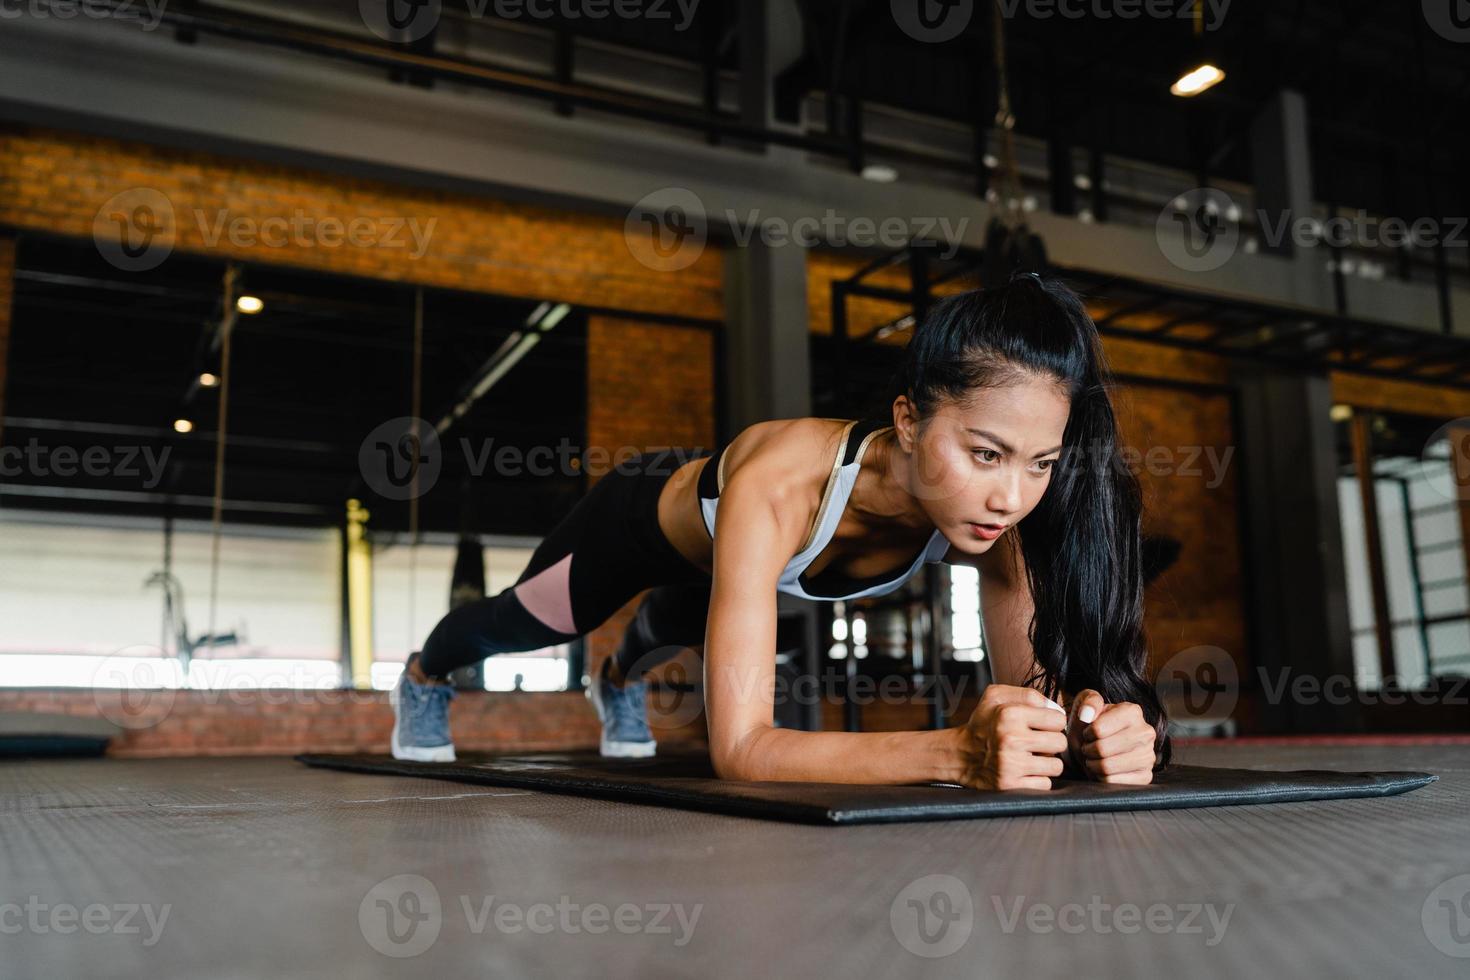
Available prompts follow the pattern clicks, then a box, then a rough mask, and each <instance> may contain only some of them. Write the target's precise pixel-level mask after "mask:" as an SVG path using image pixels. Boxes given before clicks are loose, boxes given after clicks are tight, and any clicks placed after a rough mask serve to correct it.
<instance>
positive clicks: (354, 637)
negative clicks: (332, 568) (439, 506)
mask: <svg viewBox="0 0 1470 980" xmlns="http://www.w3.org/2000/svg"><path fill="white" fill-rule="evenodd" d="M369 516H371V515H369V513H368V512H367V509H366V508H364V507H363V506H362V501H360V500H349V501H347V646H348V650H349V651H350V653H351V657H352V686H353V687H355V688H356V689H358V690H359V691H366V690H370V689H371V688H372V686H373V679H372V673H373V546H372V543H371V542H370V541H368V537H367V522H368V517H369Z"/></svg>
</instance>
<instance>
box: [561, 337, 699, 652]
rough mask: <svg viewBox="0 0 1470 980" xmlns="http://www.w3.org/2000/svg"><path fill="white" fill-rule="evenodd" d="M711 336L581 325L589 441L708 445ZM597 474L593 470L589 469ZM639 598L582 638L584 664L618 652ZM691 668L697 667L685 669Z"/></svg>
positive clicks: (645, 446)
mask: <svg viewBox="0 0 1470 980" xmlns="http://www.w3.org/2000/svg"><path fill="white" fill-rule="evenodd" d="M714 341H715V338H714V334H713V333H711V332H710V331H708V330H702V329H699V328H697V327H669V326H664V325H661V324H650V323H641V322H638V321H636V320H625V319H620V318H614V317H604V316H594V317H592V318H590V320H589V321H588V324H587V404H588V408H587V442H588V445H590V446H601V447H604V448H605V449H607V451H608V452H609V453H616V452H618V451H619V450H620V449H623V448H625V447H631V448H632V449H636V450H638V451H640V452H642V451H645V450H650V449H656V448H660V447H667V446H677V447H681V448H687V449H699V448H703V449H713V448H714V437H715V398H714V375H715V365H714ZM592 476H593V477H594V478H595V476H596V474H592ZM641 599H642V594H641V593H640V594H639V596H638V598H635V599H633V600H632V601H631V602H629V603H628V604H627V605H625V606H624V607H623V608H622V609H620V610H619V611H618V612H617V614H615V615H614V616H613V617H612V618H611V619H609V620H608V621H607V622H606V623H604V624H603V625H602V626H600V627H599V628H597V629H596V630H593V631H592V632H591V633H590V634H588V636H587V647H588V661H587V662H588V666H589V667H596V666H597V664H598V663H599V662H600V661H601V659H602V658H603V657H606V656H609V655H610V654H612V653H613V652H615V651H616V650H617V647H618V643H619V641H620V640H621V639H622V635H623V630H624V629H625V628H626V626H627V623H628V620H629V619H631V618H632V616H633V612H634V611H635V610H636V609H637V608H638V602H639V601H640V600H641ZM691 669H694V670H695V671H696V674H697V668H691Z"/></svg>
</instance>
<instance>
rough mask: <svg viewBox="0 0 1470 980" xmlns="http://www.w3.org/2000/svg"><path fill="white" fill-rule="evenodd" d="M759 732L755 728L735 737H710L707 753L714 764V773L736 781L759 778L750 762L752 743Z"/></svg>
mask: <svg viewBox="0 0 1470 980" xmlns="http://www.w3.org/2000/svg"><path fill="white" fill-rule="evenodd" d="M759 734H760V732H759V729H756V730H752V731H749V732H746V733H745V734H744V735H740V736H735V737H731V736H726V737H723V738H721V737H719V736H714V737H712V738H711V739H710V745H709V755H710V762H711V763H712V764H713V765H714V770H715V775H716V776H717V777H719V778H720V779H727V780H734V781H738V782H750V781H754V780H757V779H759V778H760V776H759V775H758V774H757V773H756V771H755V767H754V766H753V765H752V764H751V760H752V759H753V758H754V756H753V754H752V753H751V751H750V748H751V745H752V743H753V742H755V740H756V737H757V736H758V735H759Z"/></svg>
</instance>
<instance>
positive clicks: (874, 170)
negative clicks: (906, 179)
mask: <svg viewBox="0 0 1470 980" xmlns="http://www.w3.org/2000/svg"><path fill="white" fill-rule="evenodd" d="M897 179H898V171H897V170H894V169H893V168H892V167H890V166H887V165H885V164H881V163H870V164H868V165H867V166H866V167H864V168H863V180H871V181H872V182H873V183H875V184H891V183H893V182H894V181H895V180H897Z"/></svg>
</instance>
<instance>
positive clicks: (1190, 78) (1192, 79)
mask: <svg viewBox="0 0 1470 980" xmlns="http://www.w3.org/2000/svg"><path fill="white" fill-rule="evenodd" d="M1224 80H1225V73H1224V72H1223V71H1221V70H1220V69H1218V68H1216V67H1215V66H1214V65H1212V64H1209V63H1206V64H1203V65H1200V66H1199V67H1198V68H1195V69H1192V70H1190V71H1187V72H1185V73H1184V74H1183V75H1180V76H1179V81H1177V82H1175V83H1174V84H1173V85H1170V86H1169V92H1170V94H1172V95H1178V96H1181V97H1183V98H1188V97H1190V96H1192V95H1199V94H1200V93H1201V92H1203V91H1206V90H1207V89H1211V88H1214V87H1215V86H1216V85H1219V84H1220V83H1221V82H1223V81H1224Z"/></svg>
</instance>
